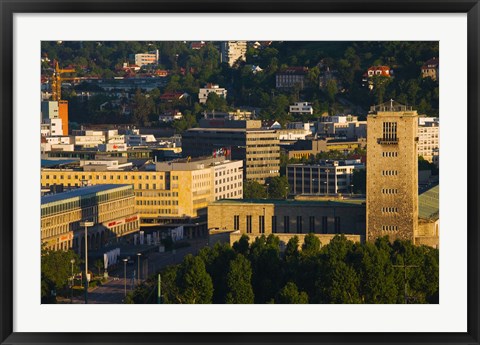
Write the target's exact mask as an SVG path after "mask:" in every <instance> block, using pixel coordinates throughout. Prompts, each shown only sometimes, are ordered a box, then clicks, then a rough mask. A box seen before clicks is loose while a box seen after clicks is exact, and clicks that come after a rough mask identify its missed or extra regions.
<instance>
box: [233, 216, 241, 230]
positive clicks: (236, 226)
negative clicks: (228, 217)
mask: <svg viewBox="0 0 480 345" xmlns="http://www.w3.org/2000/svg"><path fill="white" fill-rule="evenodd" d="M233 229H234V230H240V216H237V215H235V216H233Z"/></svg>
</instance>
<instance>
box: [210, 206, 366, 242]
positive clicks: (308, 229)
mask: <svg viewBox="0 0 480 345" xmlns="http://www.w3.org/2000/svg"><path fill="white" fill-rule="evenodd" d="M208 229H209V231H211V232H212V231H213V232H214V231H233V232H231V233H230V243H232V244H233V243H234V242H236V241H238V240H239V239H240V237H241V236H242V235H244V234H245V235H247V236H248V237H249V238H250V240H251V241H253V240H254V239H255V238H256V237H258V236H261V235H265V236H268V235H270V234H274V235H276V236H278V237H279V238H280V241H281V242H282V245H283V246H284V245H285V244H286V243H287V242H288V240H289V239H290V238H292V237H293V236H295V235H296V236H298V237H299V239H300V243H302V242H303V238H304V237H305V235H306V234H308V233H314V234H315V235H316V236H317V237H318V238H319V239H320V241H321V243H322V244H328V243H329V242H330V240H331V239H332V238H333V237H334V236H335V235H336V234H345V236H346V237H347V238H348V239H350V240H352V241H354V242H361V241H363V240H364V234H365V206H364V205H362V204H361V203H359V202H352V201H292V200H220V201H217V202H214V203H211V204H209V205H208Z"/></svg>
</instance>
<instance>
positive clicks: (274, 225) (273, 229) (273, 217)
mask: <svg viewBox="0 0 480 345" xmlns="http://www.w3.org/2000/svg"><path fill="white" fill-rule="evenodd" d="M272 232H273V233H274V234H275V233H277V216H272Z"/></svg>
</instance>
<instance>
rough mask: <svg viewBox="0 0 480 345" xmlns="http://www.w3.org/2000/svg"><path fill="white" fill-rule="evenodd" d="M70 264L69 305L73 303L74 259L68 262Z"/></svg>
mask: <svg viewBox="0 0 480 345" xmlns="http://www.w3.org/2000/svg"><path fill="white" fill-rule="evenodd" d="M70 263H71V264H72V284H71V285H70V303H73V282H74V276H73V264H74V263H75V259H72V260H70Z"/></svg>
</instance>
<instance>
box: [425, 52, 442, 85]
mask: <svg viewBox="0 0 480 345" xmlns="http://www.w3.org/2000/svg"><path fill="white" fill-rule="evenodd" d="M439 66H440V60H439V59H437V58H436V57H433V58H431V59H430V60H428V61H426V62H425V63H424V64H423V66H422V78H431V79H432V80H437V79H438V77H439V75H438V70H439Z"/></svg>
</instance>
